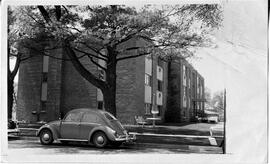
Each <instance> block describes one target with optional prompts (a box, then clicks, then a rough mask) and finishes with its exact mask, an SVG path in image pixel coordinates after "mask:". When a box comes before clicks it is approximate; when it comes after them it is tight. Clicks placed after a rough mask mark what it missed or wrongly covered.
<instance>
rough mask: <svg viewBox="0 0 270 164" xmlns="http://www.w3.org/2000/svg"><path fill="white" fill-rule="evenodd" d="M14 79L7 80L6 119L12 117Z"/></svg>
mask: <svg viewBox="0 0 270 164" xmlns="http://www.w3.org/2000/svg"><path fill="white" fill-rule="evenodd" d="M13 94H14V81H13V80H8V119H12V108H13V101H14V97H13Z"/></svg>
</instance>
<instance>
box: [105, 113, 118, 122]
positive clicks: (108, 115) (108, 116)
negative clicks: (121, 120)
mask: <svg viewBox="0 0 270 164" xmlns="http://www.w3.org/2000/svg"><path fill="white" fill-rule="evenodd" d="M104 115H105V117H106V118H107V119H108V120H110V121H112V120H117V119H116V118H115V117H114V116H113V115H111V114H110V113H104Z"/></svg>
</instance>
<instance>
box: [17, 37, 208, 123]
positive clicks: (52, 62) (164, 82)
mask: <svg viewBox="0 0 270 164" xmlns="http://www.w3.org/2000/svg"><path fill="white" fill-rule="evenodd" d="M134 44H137V45H139V44H144V42H141V41H138V40H135V41H134V40H132V41H130V42H128V43H127V44H126V45H125V46H129V45H132V46H133V45H134ZM29 53H34V52H29ZM50 53H52V54H53V55H54V56H55V55H56V56H57V57H64V58H67V57H66V56H65V54H64V53H63V51H62V50H61V49H59V50H54V51H52V52H50ZM132 53H136V52H135V51H134V52H132ZM150 58H151V62H152V68H151V69H152V70H151V76H152V77H151V78H152V80H151V84H150V85H151V92H150V93H148V94H150V95H148V96H151V101H150V102H149V103H150V104H151V105H153V103H154V105H153V108H155V109H157V108H159V109H160V111H159V114H158V116H159V117H160V118H161V121H160V122H187V121H191V120H192V118H194V117H195V116H196V115H197V113H196V112H198V110H199V109H195V108H194V107H193V106H192V103H190V104H191V105H189V106H188V107H183V99H182V98H183V85H181V84H183V79H182V78H183V77H182V72H183V68H182V67H183V65H186V67H187V68H188V69H187V71H189V69H190V71H189V72H188V73H187V75H188V77H189V78H191V79H192V80H193V81H192V86H191V88H189V91H186V94H187V97H188V98H190V100H192V102H195V101H198V98H201V99H203V97H204V93H203V94H202V95H203V96H202V97H198V93H195V92H194V91H195V89H196V87H197V79H195V77H196V78H197V77H199V78H200V81H201V83H200V84H201V85H202V86H204V84H203V78H202V77H201V76H200V75H199V74H198V73H197V71H196V70H194V69H193V68H192V66H190V65H189V64H188V63H187V62H186V61H185V60H176V62H169V63H168V62H165V61H163V60H159V59H158V57H157V56H156V55H152V56H150ZM80 60H81V61H82V63H83V65H84V66H85V67H86V68H87V69H88V70H90V71H91V72H92V73H94V74H95V75H97V76H98V74H99V71H98V68H97V66H95V65H94V64H92V63H90V62H89V60H88V59H87V58H82V59H80ZM145 60H146V57H145V56H141V57H137V58H134V59H127V60H124V61H119V63H118V65H117V86H116V107H117V118H118V119H119V120H120V121H121V122H122V123H124V124H134V123H135V120H134V117H135V116H144V117H152V114H151V112H150V113H147V111H146V105H145V103H146V102H145V96H147V95H146V93H145V92H146V90H145V87H146V84H145V74H146V72H145V71H146V62H145ZM43 64H44V63H43V56H42V55H37V56H36V57H34V58H31V60H27V62H25V63H23V64H22V66H21V67H20V72H19V84H18V113H17V117H18V120H25V121H27V122H36V121H37V120H38V119H39V120H41V121H51V120H56V119H58V118H60V117H63V115H65V114H66V113H67V112H68V111H70V110H72V109H75V108H81V107H89V108H98V98H97V97H98V90H97V88H96V87H94V86H93V85H92V84H90V83H89V82H88V81H86V80H85V79H84V78H83V77H82V76H81V75H80V74H79V73H78V72H77V71H76V70H75V68H74V67H73V65H72V63H71V62H70V61H63V60H57V59H54V58H51V57H50V58H49V68H48V75H47V79H46V82H47V84H48V85H47V86H48V87H47V89H46V93H47V99H46V101H41V95H42V94H43V93H42V92H43V91H42V90H43V89H42V85H41V84H42V81H44V80H43V78H44V77H43V75H42V74H43V72H42V65H43ZM193 73H195V74H196V76H194V79H193V78H192V77H193V76H192V75H193ZM161 75H162V76H161ZM160 78H161V80H160V81H159V82H158V79H160ZM192 87H195V88H194V89H192ZM158 90H160V91H158ZM202 92H204V90H203V91H202ZM153 98H154V99H153ZM158 100H159V102H157V101H158ZM44 102H45V103H44ZM157 103H161V104H162V105H159V106H158V105H157ZM201 105H202V106H203V104H201ZM196 107H197V106H196ZM153 108H151V110H152V109H153ZM201 110H203V107H201V109H200V110H199V111H201ZM39 113H40V114H39ZM38 116H39V118H38Z"/></svg>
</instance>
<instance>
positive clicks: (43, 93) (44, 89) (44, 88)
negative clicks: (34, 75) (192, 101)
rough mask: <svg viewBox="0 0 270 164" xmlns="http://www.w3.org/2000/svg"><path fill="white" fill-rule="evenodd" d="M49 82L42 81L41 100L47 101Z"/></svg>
mask: <svg viewBox="0 0 270 164" xmlns="http://www.w3.org/2000/svg"><path fill="white" fill-rule="evenodd" d="M47 89H48V83H47V82H42V84H41V101H47V94H48V90H47Z"/></svg>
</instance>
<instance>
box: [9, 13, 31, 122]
mask: <svg viewBox="0 0 270 164" xmlns="http://www.w3.org/2000/svg"><path fill="white" fill-rule="evenodd" d="M15 19H16V18H15V16H14V15H13V11H12V10H11V9H10V8H8V25H9V27H12V28H14V26H15V24H14V23H15ZM18 37H19V35H17V34H16V30H14V29H10V28H8V51H7V52H8V58H9V60H8V72H7V75H8V78H7V79H8V119H11V118H12V108H13V102H14V98H16V97H15V93H14V79H15V77H16V75H17V73H18V70H19V67H20V64H21V63H22V62H23V61H25V60H27V59H28V58H30V57H31V56H29V55H28V54H24V53H23V51H22V50H20V51H19V39H17V38H18ZM12 60H13V61H15V64H14V67H13V68H12V66H11V64H10V63H11V62H12Z"/></svg>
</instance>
